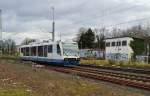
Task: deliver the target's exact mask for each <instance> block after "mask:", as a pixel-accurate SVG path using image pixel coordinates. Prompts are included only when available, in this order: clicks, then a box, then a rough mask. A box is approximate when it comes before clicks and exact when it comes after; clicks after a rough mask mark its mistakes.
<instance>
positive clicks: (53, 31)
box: [52, 7, 55, 41]
mask: <svg viewBox="0 0 150 96" xmlns="http://www.w3.org/2000/svg"><path fill="white" fill-rule="evenodd" d="M52 19H53V23H52V41H55V9H54V7H52Z"/></svg>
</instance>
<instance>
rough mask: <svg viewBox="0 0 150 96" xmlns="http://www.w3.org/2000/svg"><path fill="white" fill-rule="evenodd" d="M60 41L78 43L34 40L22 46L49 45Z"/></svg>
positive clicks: (57, 42)
mask: <svg viewBox="0 0 150 96" xmlns="http://www.w3.org/2000/svg"><path fill="white" fill-rule="evenodd" d="M59 43H76V42H62V41H43V42H32V43H30V44H28V45H21V46H20V48H22V47H31V46H40V45H49V44H52V45H53V44H59Z"/></svg>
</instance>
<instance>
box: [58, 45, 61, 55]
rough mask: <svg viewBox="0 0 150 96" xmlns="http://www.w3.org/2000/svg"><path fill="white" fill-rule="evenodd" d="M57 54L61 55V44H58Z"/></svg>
mask: <svg viewBox="0 0 150 96" xmlns="http://www.w3.org/2000/svg"><path fill="white" fill-rule="evenodd" d="M57 54H59V55H61V51H60V46H59V44H57Z"/></svg>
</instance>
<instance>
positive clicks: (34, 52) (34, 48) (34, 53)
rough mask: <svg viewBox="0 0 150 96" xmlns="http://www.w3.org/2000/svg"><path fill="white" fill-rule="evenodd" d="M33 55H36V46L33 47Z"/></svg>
mask: <svg viewBox="0 0 150 96" xmlns="http://www.w3.org/2000/svg"><path fill="white" fill-rule="evenodd" d="M31 56H36V47H31Z"/></svg>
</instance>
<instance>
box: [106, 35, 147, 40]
mask: <svg viewBox="0 0 150 96" xmlns="http://www.w3.org/2000/svg"><path fill="white" fill-rule="evenodd" d="M117 38H133V39H141V40H144V39H143V38H138V37H131V36H120V37H111V38H106V39H105V40H107V39H117Z"/></svg>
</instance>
